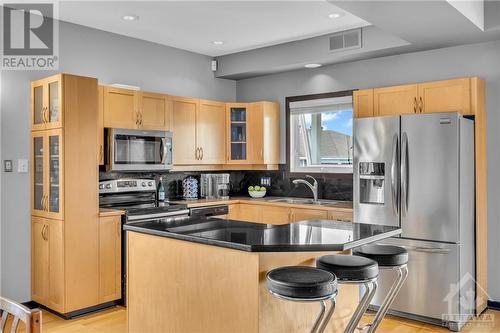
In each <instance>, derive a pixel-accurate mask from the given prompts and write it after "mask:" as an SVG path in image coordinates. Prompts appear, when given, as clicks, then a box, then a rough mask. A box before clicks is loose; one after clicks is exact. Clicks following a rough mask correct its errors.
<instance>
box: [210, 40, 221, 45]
mask: <svg viewBox="0 0 500 333" xmlns="http://www.w3.org/2000/svg"><path fill="white" fill-rule="evenodd" d="M212 44H214V45H222V44H224V42H223V41H221V40H214V41H213V42H212Z"/></svg>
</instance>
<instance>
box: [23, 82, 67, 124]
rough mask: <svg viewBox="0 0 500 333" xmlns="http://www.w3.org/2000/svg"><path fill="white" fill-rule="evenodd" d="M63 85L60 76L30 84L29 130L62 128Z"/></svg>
mask: <svg viewBox="0 0 500 333" xmlns="http://www.w3.org/2000/svg"><path fill="white" fill-rule="evenodd" d="M63 84H64V82H63V76H62V75H61V74H57V75H53V76H50V77H48V78H44V79H41V80H37V81H33V82H32V83H31V129H32V130H33V131H35V130H44V129H50V128H60V127H61V126H62V124H63V113H62V109H63V101H62V95H63V93H62V86H63Z"/></svg>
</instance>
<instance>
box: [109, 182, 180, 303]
mask: <svg viewBox="0 0 500 333" xmlns="http://www.w3.org/2000/svg"><path fill="white" fill-rule="evenodd" d="M99 207H100V208H114V209H122V210H124V211H125V215H124V217H123V218H122V224H133V223H138V222H144V221H149V220H158V219H162V220H167V221H175V220H183V219H187V218H188V217H189V209H188V208H187V206H186V205H179V204H170V203H168V202H157V201H156V182H155V181H154V180H152V179H140V178H126V179H116V180H106V181H101V182H99ZM122 230H123V229H122ZM126 244H127V235H126V233H123V237H122V302H123V304H126V303H125V297H126V295H125V291H126V281H127V276H126V272H127V270H126V257H125V255H126Z"/></svg>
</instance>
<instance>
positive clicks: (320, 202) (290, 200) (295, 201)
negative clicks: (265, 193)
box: [267, 198, 337, 205]
mask: <svg viewBox="0 0 500 333" xmlns="http://www.w3.org/2000/svg"><path fill="white" fill-rule="evenodd" d="M267 201H269V202H282V203H287V204H298V205H331V204H335V203H337V201H335V200H318V201H314V200H313V199H300V198H278V199H271V198H269V199H268V200H267Z"/></svg>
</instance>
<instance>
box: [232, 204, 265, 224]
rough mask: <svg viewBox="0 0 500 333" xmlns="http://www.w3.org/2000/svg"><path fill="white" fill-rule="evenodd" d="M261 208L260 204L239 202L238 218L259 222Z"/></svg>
mask: <svg viewBox="0 0 500 333" xmlns="http://www.w3.org/2000/svg"><path fill="white" fill-rule="evenodd" d="M261 209H262V208H261V206H260V205H249V204H239V207H238V220H241V221H247V222H254V223H260V222H261V219H262V218H261Z"/></svg>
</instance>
